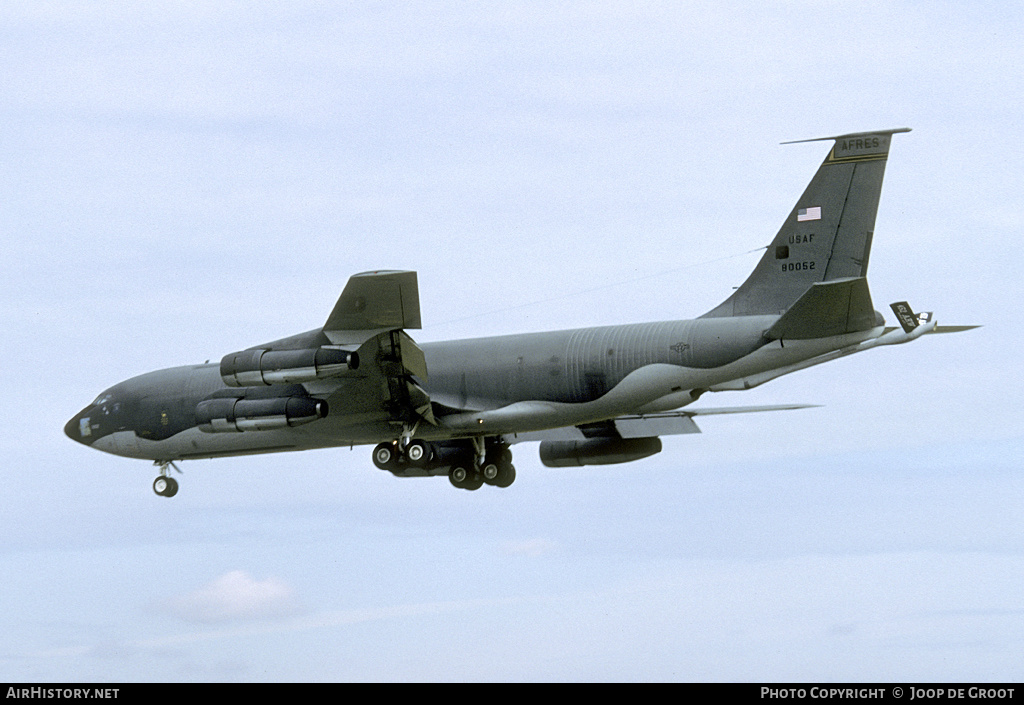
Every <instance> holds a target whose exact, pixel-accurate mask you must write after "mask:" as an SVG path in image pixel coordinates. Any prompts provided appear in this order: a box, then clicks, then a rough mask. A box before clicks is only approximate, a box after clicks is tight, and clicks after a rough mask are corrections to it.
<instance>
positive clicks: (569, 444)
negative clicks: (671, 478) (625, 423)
mask: <svg viewBox="0 0 1024 705" xmlns="http://www.w3.org/2000/svg"><path fill="white" fill-rule="evenodd" d="M660 452H661V439H660V438H657V437H655V438H592V439H590V440H586V441H543V442H541V444H540V461H541V462H542V463H544V464H545V465H547V466H548V467H549V468H570V467H579V466H582V465H615V464H616V463H628V462H631V461H633V460H640V459H641V458H646V457H649V456H651V455H654V454H656V453H660Z"/></svg>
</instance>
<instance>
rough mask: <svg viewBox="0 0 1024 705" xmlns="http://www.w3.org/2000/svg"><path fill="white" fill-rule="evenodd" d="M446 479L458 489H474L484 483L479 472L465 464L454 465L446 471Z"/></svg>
mask: <svg viewBox="0 0 1024 705" xmlns="http://www.w3.org/2000/svg"><path fill="white" fill-rule="evenodd" d="M448 481H449V482H451V483H452V485H454V486H455V487H458V488H459V489H460V490H476V489H479V488H480V485H482V484H483V483H484V479H483V478H482V477H480V473H478V472H476V471H475V470H470V469H469V468H467V467H466V466H465V465H456V466H455V467H453V468H452V469H451V471H450V472H449V473H448Z"/></svg>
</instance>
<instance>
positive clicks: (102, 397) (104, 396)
mask: <svg viewBox="0 0 1024 705" xmlns="http://www.w3.org/2000/svg"><path fill="white" fill-rule="evenodd" d="M108 401H110V395H109V394H101V395H100V396H98V397H96V401H94V402H93V403H92V405H93V406H99V405H101V404H106V403H107V402H108Z"/></svg>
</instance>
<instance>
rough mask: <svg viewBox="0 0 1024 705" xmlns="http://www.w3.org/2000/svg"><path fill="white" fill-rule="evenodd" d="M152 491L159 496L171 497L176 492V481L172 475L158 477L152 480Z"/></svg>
mask: <svg viewBox="0 0 1024 705" xmlns="http://www.w3.org/2000/svg"><path fill="white" fill-rule="evenodd" d="M153 491H154V492H156V493H157V494H158V495H160V496H161V497H173V496H174V495H176V494H178V481H177V480H175V479H174V478H173V477H164V476H163V475H161V476H160V477H158V478H156V479H155V480H153Z"/></svg>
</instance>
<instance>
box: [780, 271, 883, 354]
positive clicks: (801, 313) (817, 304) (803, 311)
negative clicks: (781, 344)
mask: <svg viewBox="0 0 1024 705" xmlns="http://www.w3.org/2000/svg"><path fill="white" fill-rule="evenodd" d="M874 326H875V308H874V305H873V304H872V303H871V293H870V292H869V291H868V282H867V279H865V278H864V277H857V278H854V279H836V280H833V281H828V282H817V283H815V284H812V285H811V286H810V287H809V288H808V289H807V291H805V292H804V294H803V296H801V297H800V298H799V299H797V301H796V303H794V304H793V305H792V306H790V307H789V309H788V310H787V311H786V312H785V313H784V314H782V317H781V318H779V320H778V321H776V322H775V325H773V326H772V327H771V328H770V329H769V330H768V334H767V335H768V337H769V338H771V339H772V340H805V339H808V338H827V337H829V336H833V335H843V334H844V333H853V332H856V331H862V330H868V329H870V328H873V327H874Z"/></svg>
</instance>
